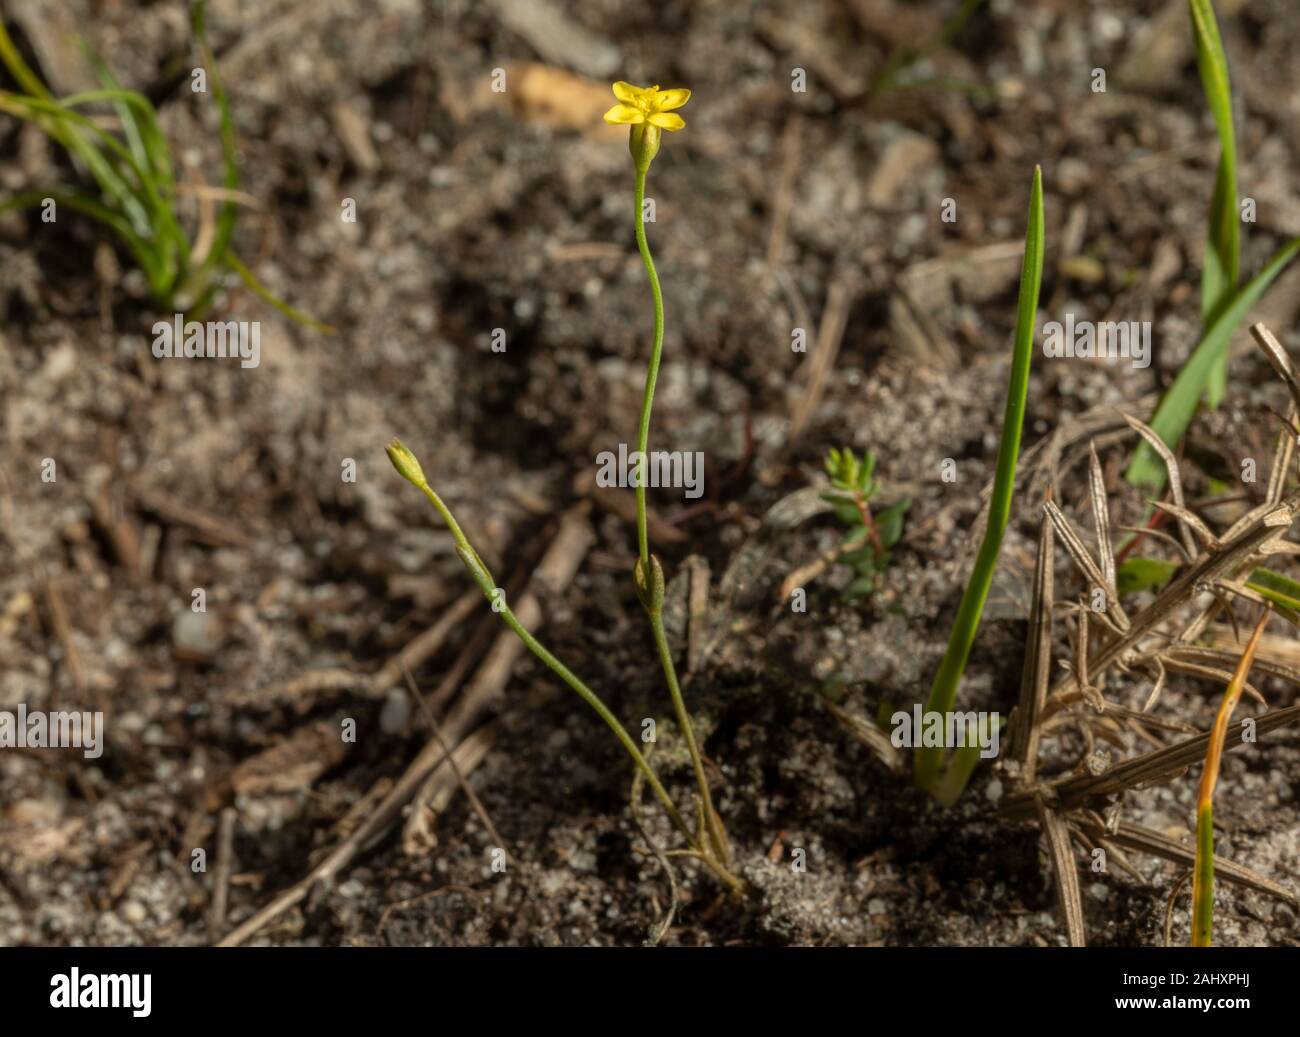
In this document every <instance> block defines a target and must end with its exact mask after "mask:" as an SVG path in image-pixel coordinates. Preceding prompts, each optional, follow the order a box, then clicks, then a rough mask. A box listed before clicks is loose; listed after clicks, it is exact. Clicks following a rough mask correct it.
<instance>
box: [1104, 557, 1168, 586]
mask: <svg viewBox="0 0 1300 1037" xmlns="http://www.w3.org/2000/svg"><path fill="white" fill-rule="evenodd" d="M1177 571H1178V563H1177V562H1166V561H1164V560H1163V559H1160V558H1141V557H1133V558H1125V559H1124V561H1122V562H1120V564H1119V568H1118V569H1117V570H1116V572H1115V583H1116V585H1117V586H1118V588H1119V592H1120V594H1121V595H1124V594H1136V593H1137V592H1138V591H1149V590H1155V589H1156V588H1157V587H1161V586H1163V585H1164V584H1166V583H1168V582H1169V578H1170V577H1171V576H1173V575H1174V573H1175V572H1177Z"/></svg>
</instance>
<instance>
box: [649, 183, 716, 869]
mask: <svg viewBox="0 0 1300 1037" xmlns="http://www.w3.org/2000/svg"><path fill="white" fill-rule="evenodd" d="M648 170H649V165H648V164H647V165H646V166H645V167H644V168H640V169H638V170H637V174H636V213H635V218H636V245H637V248H638V249H639V250H640V252H641V262H642V263H644V264H645V272H646V277H647V278H649V280H650V295H651V298H652V299H653V300H654V311H655V334H654V345H653V346H652V347H651V349H650V363H649V365H648V366H647V367H646V375H645V391H644V392H643V394H642V396H641V418H640V422H639V424H638V426H637V453H638V455H639V457H638V468H639V473H638V475H637V480H636V535H637V548H638V551H639V553H640V560H639V562H638V563H637V564H638V567H639V571H640V573H641V574H642V577H643V580H644V584H645V586H647V587H648V586H649V585H650V582H651V579H652V575H651V571H650V570H651V559H650V533H649V530H648V528H647V526H648V524H647V521H646V482H647V476H648V473H649V450H650V413H651V410H652V409H653V407H654V398H655V383H656V382H657V381H658V380H659V362H660V360H661V359H662V357H663V350H664V296H663V289H662V288H661V287H660V285H659V274H658V272H657V271H656V270H655V261H654V257H653V256H652V255H651V254H650V242H649V241H648V240H647V238H646V232H645V219H644V217H643V209H644V206H645V181H646V173H647V172H648ZM652 597H654V596H653V595H650V594H647V595H646V596H645V597H644V598H643V601H644V603H645V607H646V612H647V613H648V614H649V616H650V626H651V628H652V629H653V631H654V638H655V645H656V646H657V648H658V650H659V661H660V662H661V663H662V664H663V670H664V678H665V679H666V680H667V681H668V692H669V694H670V695H671V696H672V700H673V710H674V712H675V713H676V715H677V726H678V727H679V728H681V731H682V737H683V738H684V739H685V741H686V749H687V751H688V752H689V753H690V756H691V767H692V769H693V770H694V771H695V783H696V784H697V785H698V786H699V790H700V799H701V800H702V802H703V805H704V817H705V823H706V825H707V827H708V834H709V841H710V842H711V843H712V844H713V851H714V853H716V854H717V855H718V858H719V860H720V861H721V862H722V863H723V864H724V865H726V864H727V863H728V862H729V861H730V857H731V854H730V850H729V849H728V846H727V839H726V836H725V835H724V834H723V831H722V822H721V820H720V819H719V818H718V814H717V811H716V810H714V809H713V795H712V793H711V792H710V791H709V781H708V777H707V775H706V774H705V773H704V760H703V758H702V757H701V756H700V747H699V745H698V743H697V742H696V741H695V729H694V727H693V726H692V725H691V717H690V714H689V713H688V712H687V711H686V703H685V701H684V700H683V699H682V689H681V684H680V683H679V682H678V680H677V669H676V667H675V666H674V664H673V654H672V649H671V647H670V646H669V644H668V635H667V633H666V632H665V630H664V622H663V605H662V602H661V601H652Z"/></svg>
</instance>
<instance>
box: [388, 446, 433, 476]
mask: <svg viewBox="0 0 1300 1037" xmlns="http://www.w3.org/2000/svg"><path fill="white" fill-rule="evenodd" d="M384 449H385V450H386V451H387V452H388V460H390V461H392V462H393V467H394V468H396V469H397V474H398V475H400V476H401V477H402V478H403V479H405V480H406V481H407V482H409V483H410V484H411V485H412V486H427V485H428V480H427V479H425V477H424V469H423V468H421V467H420V462H419V461H417V460H416V459H415V455H414V454H413V453H411V452H410V451H409V450H407V449H406V447H405V445H404V444H403V443H402V441H401V440H400V439H394V440H390V441H389V443H388V446H386V447H385V448H384Z"/></svg>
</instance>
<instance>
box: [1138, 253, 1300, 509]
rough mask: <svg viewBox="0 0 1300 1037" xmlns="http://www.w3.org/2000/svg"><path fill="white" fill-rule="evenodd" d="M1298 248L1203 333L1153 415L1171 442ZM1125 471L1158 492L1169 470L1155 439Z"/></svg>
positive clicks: (1279, 258) (1275, 261)
mask: <svg viewBox="0 0 1300 1037" xmlns="http://www.w3.org/2000/svg"><path fill="white" fill-rule="evenodd" d="M1297 253H1300V238H1294V239H1292V240H1291V241H1289V242H1287V243H1286V244H1285V245H1283V246H1282V247H1281V248H1280V249H1278V251H1277V252H1276V253H1274V255H1273V258H1272V259H1270V260H1269V261H1268V263H1267V264H1266V265H1265V266H1264V268H1263V269H1262V270H1260V272H1259V273H1258V274H1256V275H1255V276H1254V277H1253V278H1251V279H1250V280H1249V281H1247V282H1246V283H1245V284H1244V285H1242V286H1241V288H1240V289H1239V290H1238V291H1237V293H1236V294H1235V295H1234V296H1233V297H1232V301H1231V302H1230V303H1229V304H1228V306H1227V307H1226V308H1225V309H1224V310H1223V311H1222V312H1221V313H1220V314H1219V316H1218V317H1217V318H1216V319H1215V320H1214V321H1213V322H1212V323H1211V324H1210V326H1209V328H1207V329H1206V331H1205V334H1204V335H1202V336H1201V341H1200V342H1198V343H1197V345H1196V349H1195V350H1193V351H1192V355H1191V356H1190V357H1189V358H1188V360H1187V363H1185V364H1184V365H1183V368H1182V370H1181V371H1179V372H1178V376H1177V377H1176V378H1175V379H1174V381H1173V384H1172V385H1170V386H1169V390H1168V391H1167V392H1166V393H1165V395H1164V398H1163V399H1162V400H1161V401H1160V406H1159V407H1157V408H1156V413H1155V417H1153V418H1152V419H1151V427H1152V428H1153V429H1155V431H1156V433H1157V435H1159V436H1160V438H1161V439H1162V440H1163V441H1164V442H1165V443H1167V444H1168V445H1169V446H1171V447H1172V446H1175V445H1177V443H1178V441H1179V440H1180V439H1182V437H1183V433H1184V432H1185V431H1186V430H1187V426H1188V425H1189V424H1191V421H1192V415H1193V414H1195V413H1196V405H1197V404H1198V403H1199V402H1200V399H1201V393H1202V391H1203V390H1204V388H1205V385H1206V383H1207V382H1208V381H1209V378H1210V372H1211V370H1212V369H1213V367H1214V364H1215V363H1216V362H1217V360H1218V358H1219V357H1220V356H1221V355H1223V354H1225V353H1226V352H1227V350H1228V343H1229V341H1230V340H1231V338H1232V333H1233V332H1234V331H1236V330H1237V325H1238V324H1240V323H1241V321H1242V319H1243V318H1244V317H1245V316H1246V314H1247V313H1248V312H1249V311H1250V308H1251V307H1252V306H1254V305H1255V303H1257V302H1258V301H1259V299H1260V297H1261V296H1262V295H1263V294H1264V292H1266V291H1267V290H1268V287H1269V285H1271V284H1272V283H1273V281H1274V280H1275V279H1276V278H1277V276H1278V274H1280V273H1281V272H1282V271H1283V270H1284V269H1286V266H1287V264H1288V263H1290V262H1291V260H1292V259H1294V258H1295V257H1296V255H1297ZM1124 477H1125V478H1126V479H1127V480H1128V481H1129V482H1130V483H1132V484H1133V485H1134V486H1140V487H1143V488H1144V489H1146V490H1147V491H1148V492H1152V493H1156V492H1159V491H1160V490H1161V489H1162V488H1163V487H1164V484H1165V478H1166V472H1165V467H1164V464H1163V463H1162V462H1161V460H1160V458H1159V456H1158V455H1157V454H1156V452H1155V451H1154V450H1153V449H1152V448H1151V446H1150V444H1148V443H1142V444H1140V445H1139V446H1138V448H1137V452H1136V453H1135V454H1134V455H1133V460H1132V462H1130V464H1129V467H1128V471H1127V472H1125V473H1124Z"/></svg>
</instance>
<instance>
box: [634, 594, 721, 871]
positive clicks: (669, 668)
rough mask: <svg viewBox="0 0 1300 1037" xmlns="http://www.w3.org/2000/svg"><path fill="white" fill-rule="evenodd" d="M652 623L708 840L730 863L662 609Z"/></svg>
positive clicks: (651, 618) (657, 611) (654, 616)
mask: <svg viewBox="0 0 1300 1037" xmlns="http://www.w3.org/2000/svg"><path fill="white" fill-rule="evenodd" d="M650 626H651V627H652V628H653V630H654V635H655V647H656V648H658V649H659V661H660V662H661V663H663V668H664V676H665V677H666V678H667V679H668V692H669V694H670V695H671V696H672V699H673V710H674V711H675V712H676V714H677V724H678V726H679V727H680V728H681V729H682V736H683V737H684V738H685V740H686V749H687V751H688V752H689V753H690V754H691V767H692V768H693V769H694V771H695V783H696V784H697V785H698V786H699V787H700V798H701V800H702V801H703V803H704V821H705V824H706V825H707V826H708V830H709V842H710V843H712V844H713V852H714V853H715V854H717V855H718V859H719V860H720V861H721V862H722V863H723V864H724V865H729V864H730V863H731V849H730V847H729V846H728V845H727V837H726V835H725V834H724V833H723V831H722V824H721V822H720V821H719V820H718V812H717V811H716V810H714V809H713V797H712V795H711V794H710V792H709V779H708V776H707V775H706V774H705V773H704V760H703V758H702V757H701V756H700V748H699V746H698V745H697V744H696V742H695V729H694V728H693V727H692V726H691V718H690V714H689V713H687V712H686V702H685V700H684V699H683V698H682V689H681V685H680V684H679V683H678V681H677V669H676V667H675V666H674V665H673V653H672V649H671V648H670V647H669V645H668V634H667V632H666V631H665V630H664V614H663V609H655V610H654V611H653V612H651V613H650Z"/></svg>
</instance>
